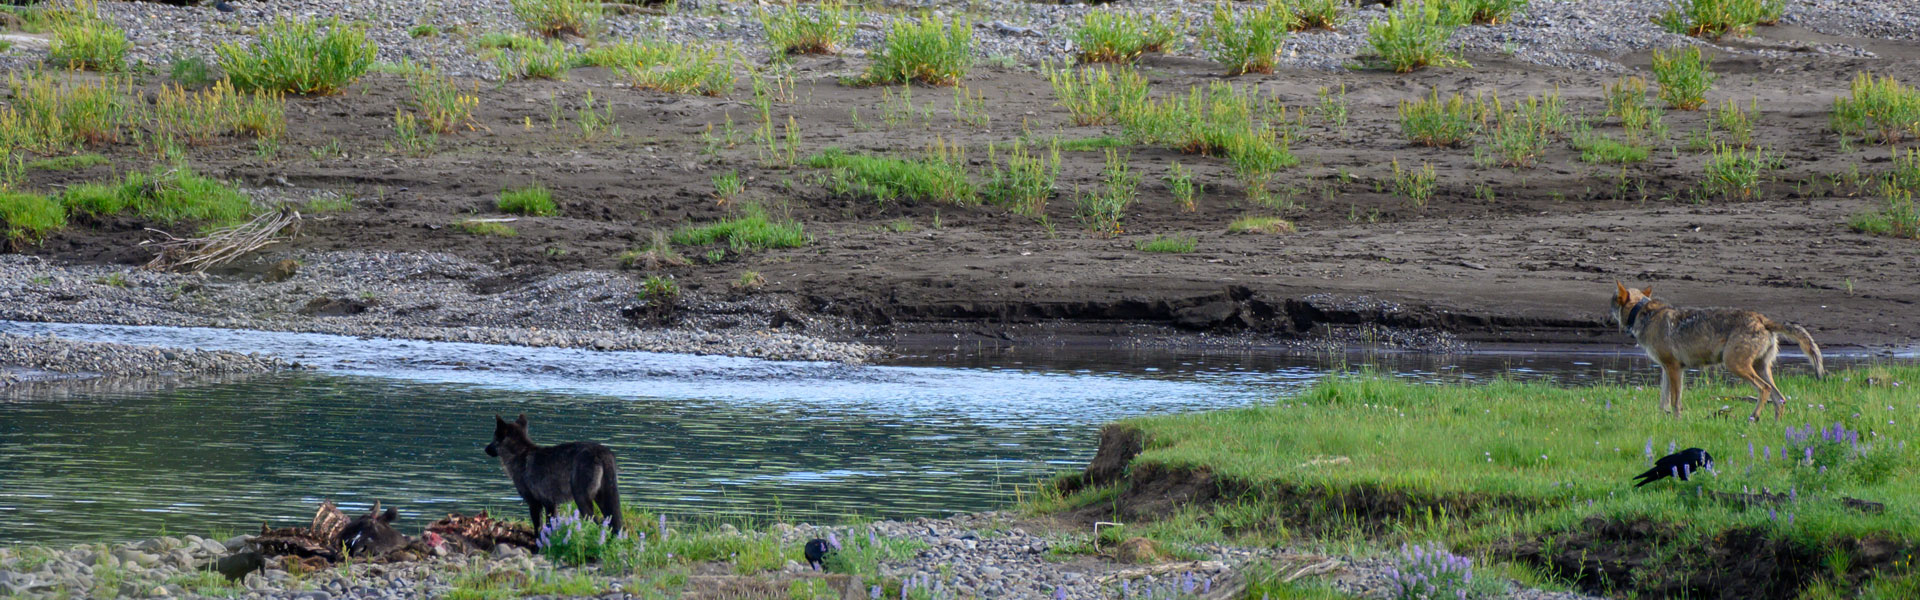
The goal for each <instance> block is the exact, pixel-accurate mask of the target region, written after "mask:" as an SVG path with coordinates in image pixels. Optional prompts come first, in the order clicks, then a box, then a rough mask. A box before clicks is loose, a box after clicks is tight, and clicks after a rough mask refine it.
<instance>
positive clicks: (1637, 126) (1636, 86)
mask: <svg viewBox="0 0 1920 600" xmlns="http://www.w3.org/2000/svg"><path fill="white" fill-rule="evenodd" d="M1606 95H1607V114H1608V115H1609V116H1615V117H1619V118H1620V126H1621V127H1622V128H1624V129H1626V133H1627V140H1626V142H1627V143H1628V144H1631V145H1634V146H1648V145H1650V144H1651V143H1652V140H1653V139H1656V138H1657V139H1665V138H1666V136H1667V126H1666V125H1665V124H1663V123H1662V122H1661V117H1662V115H1663V113H1662V112H1661V110H1660V108H1659V107H1657V106H1654V105H1653V104H1652V103H1650V102H1647V80H1645V79H1642V78H1639V77H1628V78H1625V79H1621V80H1618V81H1615V82H1613V83H1610V84H1607V85H1606Z"/></svg>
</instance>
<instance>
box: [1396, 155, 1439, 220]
mask: <svg viewBox="0 0 1920 600" xmlns="http://www.w3.org/2000/svg"><path fill="white" fill-rule="evenodd" d="M1439 183H1440V177H1439V175H1437V174H1435V173H1434V171H1433V165H1432V164H1431V163H1425V162H1423V163H1420V168H1418V169H1402V168H1401V167H1400V160H1399V159H1394V161H1393V193H1395V194H1399V195H1400V197H1402V198H1406V199H1407V202H1409V203H1411V204H1413V205H1414V207H1416V208H1426V206H1427V203H1428V202H1431V201H1432V200H1433V192H1434V190H1435V189H1437V188H1438V187H1439Z"/></svg>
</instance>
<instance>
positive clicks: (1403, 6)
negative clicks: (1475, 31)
mask: <svg viewBox="0 0 1920 600" xmlns="http://www.w3.org/2000/svg"><path fill="white" fill-rule="evenodd" d="M1456 28H1458V25H1456V24H1455V23H1453V22H1452V20H1451V19H1448V18H1446V17H1445V16H1444V15H1443V14H1442V13H1441V12H1440V7H1439V4H1438V3H1437V2H1433V1H1426V2H1400V3H1398V4H1396V5H1395V6H1394V7H1393V8H1392V9H1389V10H1388V11H1387V18H1385V19H1382V20H1380V21H1375V22H1374V23H1372V24H1370V25H1368V26H1367V44H1368V45H1369V46H1371V47H1372V48H1373V54H1374V59H1375V60H1378V61H1379V62H1380V63H1381V64H1383V65H1384V66H1385V67H1386V68H1389V69H1392V70H1393V71H1394V72H1395V73H1409V72H1412V71H1414V70H1416V69H1419V68H1421V67H1428V66H1435V67H1444V66H1455V65H1464V64H1466V61H1462V60H1460V59H1459V58H1455V57H1454V56H1453V54H1451V53H1449V52H1447V40H1449V39H1452V38H1453V31H1454V29H1456Z"/></svg>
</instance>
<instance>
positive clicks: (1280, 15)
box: [1200, 0, 1295, 75]
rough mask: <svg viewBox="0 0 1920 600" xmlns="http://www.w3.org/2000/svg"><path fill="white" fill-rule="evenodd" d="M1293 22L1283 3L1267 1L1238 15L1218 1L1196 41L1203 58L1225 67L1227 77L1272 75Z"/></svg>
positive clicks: (1222, 0)
mask: <svg viewBox="0 0 1920 600" xmlns="http://www.w3.org/2000/svg"><path fill="white" fill-rule="evenodd" d="M1294 22H1295V20H1294V16H1293V10H1292V9H1291V8H1289V7H1288V6H1287V2H1286V0H1267V1H1266V3H1265V4H1262V5H1260V6H1256V7H1255V8H1254V9H1252V10H1249V11H1247V12H1245V13H1242V14H1239V15H1236V14H1235V12H1234V9H1233V4H1232V3H1230V2H1226V1H1225V0H1221V2H1220V3H1218V4H1215V5H1214V7H1213V20H1212V21H1209V22H1208V23H1207V27H1206V29H1204V30H1203V31H1202V32H1201V35H1200V38H1201V43H1203V44H1204V45H1205V46H1206V49H1207V56H1209V57H1211V58H1213V60H1215V61H1218V62H1219V63H1220V64H1223V65H1226V66H1227V74H1228V75H1239V74H1242V73H1272V72H1273V67H1274V65H1275V64H1276V63H1278V62H1279V61H1280V50H1281V48H1283V47H1284V46H1285V43H1286V40H1287V32H1288V31H1291V30H1292V29H1293V24H1294Z"/></svg>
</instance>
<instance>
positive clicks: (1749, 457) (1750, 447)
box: [1747, 440, 1753, 460]
mask: <svg viewBox="0 0 1920 600" xmlns="http://www.w3.org/2000/svg"><path fill="white" fill-rule="evenodd" d="M1747 460H1753V440H1747Z"/></svg>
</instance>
